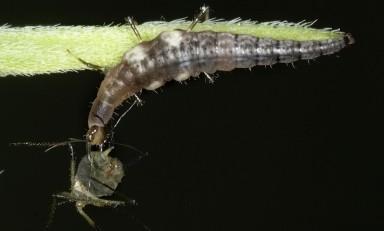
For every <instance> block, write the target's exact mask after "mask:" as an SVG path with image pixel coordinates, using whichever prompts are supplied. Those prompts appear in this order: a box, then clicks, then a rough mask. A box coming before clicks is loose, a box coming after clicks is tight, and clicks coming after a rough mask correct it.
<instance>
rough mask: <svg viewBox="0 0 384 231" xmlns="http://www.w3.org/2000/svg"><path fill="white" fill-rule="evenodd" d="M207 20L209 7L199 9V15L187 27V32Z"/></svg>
mask: <svg viewBox="0 0 384 231" xmlns="http://www.w3.org/2000/svg"><path fill="white" fill-rule="evenodd" d="M208 18H209V7H208V6H202V7H200V13H199V14H198V15H197V16H196V17H195V19H193V21H192V23H191V25H190V26H189V27H188V31H192V30H193V28H194V27H195V26H196V24H197V23H199V22H204V21H205V20H207V19H208Z"/></svg>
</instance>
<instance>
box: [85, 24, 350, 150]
mask: <svg viewBox="0 0 384 231" xmlns="http://www.w3.org/2000/svg"><path fill="white" fill-rule="evenodd" d="M340 34H341V35H340V36H339V37H337V38H333V39H326V40H310V41H295V40H277V39H271V38H261V37H255V36H251V35H242V34H232V33H224V32H213V31H201V32H191V31H185V30H173V31H167V32H162V33H160V34H159V35H158V36H157V37H156V38H155V39H153V40H150V41H145V42H142V43H140V44H138V45H137V46H135V47H134V48H132V49H131V50H129V51H127V52H126V53H125V54H124V56H123V58H122V61H121V63H120V64H118V65H117V66H115V67H113V68H112V69H111V70H110V71H109V72H108V73H107V75H106V77H105V79H104V80H103V82H102V84H101V86H100V89H99V91H98V94H97V98H96V99H95V101H94V102H93V105H92V109H91V111H90V114H89V117H88V126H89V128H90V130H89V132H88V137H87V138H88V140H89V142H91V143H92V144H100V143H101V142H102V141H103V139H104V129H103V127H104V126H105V125H106V124H107V123H108V122H109V120H110V119H111V117H112V115H113V112H114V110H115V108H116V107H117V106H119V105H120V104H121V103H122V102H123V101H124V100H126V99H127V98H129V97H131V96H133V95H135V94H136V93H138V92H140V91H141V90H142V89H147V90H155V89H157V88H159V87H161V86H162V85H163V84H164V83H165V82H167V81H170V80H176V81H184V80H186V79H188V78H189V77H190V76H198V75H199V74H200V73H201V72H205V73H214V72H216V71H230V70H232V69H234V68H250V67H253V66H255V65H272V64H275V63H291V62H294V61H296V60H300V59H313V58H316V57H318V56H320V55H328V54H332V53H335V52H337V51H339V50H341V49H342V48H343V47H345V46H346V45H348V44H351V43H353V39H352V37H351V36H350V35H347V34H343V33H340Z"/></svg>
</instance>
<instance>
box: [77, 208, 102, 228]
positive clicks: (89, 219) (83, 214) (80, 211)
mask: <svg viewBox="0 0 384 231" xmlns="http://www.w3.org/2000/svg"><path fill="white" fill-rule="evenodd" d="M84 207H85V204H84V203H83V202H81V201H78V202H76V210H77V212H78V213H79V214H80V215H81V216H82V217H83V218H84V219H85V220H86V221H87V222H88V224H89V225H90V226H92V228H94V229H96V230H100V229H99V228H98V227H97V226H96V223H95V222H94V221H93V220H92V218H91V217H90V216H88V214H86V213H85V212H84V210H83V208H84Z"/></svg>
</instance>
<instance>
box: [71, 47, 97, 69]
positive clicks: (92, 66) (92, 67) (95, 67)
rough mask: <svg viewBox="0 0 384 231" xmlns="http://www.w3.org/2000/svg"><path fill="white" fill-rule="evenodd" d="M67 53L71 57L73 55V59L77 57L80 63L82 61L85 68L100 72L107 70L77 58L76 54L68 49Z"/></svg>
mask: <svg viewBox="0 0 384 231" xmlns="http://www.w3.org/2000/svg"><path fill="white" fill-rule="evenodd" d="M67 52H68V53H69V54H70V55H72V56H73V57H75V58H76V59H77V60H79V61H80V62H81V63H82V64H84V65H85V66H87V67H89V68H91V69H94V70H99V71H102V72H104V70H105V69H104V68H103V67H101V66H99V65H96V64H93V63H89V62H87V61H85V60H84V59H82V58H80V57H78V56H76V55H75V54H73V53H72V51H71V50H69V49H67Z"/></svg>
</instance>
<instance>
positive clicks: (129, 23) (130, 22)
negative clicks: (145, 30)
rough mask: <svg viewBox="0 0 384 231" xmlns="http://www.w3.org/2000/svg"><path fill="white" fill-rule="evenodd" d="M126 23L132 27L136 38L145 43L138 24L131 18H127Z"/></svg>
mask: <svg viewBox="0 0 384 231" xmlns="http://www.w3.org/2000/svg"><path fill="white" fill-rule="evenodd" d="M125 21H126V22H127V23H128V25H129V26H130V27H131V29H132V30H133V33H134V34H135V35H136V38H137V39H138V40H139V41H140V42H141V41H143V39H142V38H141V35H140V32H139V30H138V29H137V27H136V25H137V22H136V21H135V20H134V19H133V18H132V17H130V16H128V17H126V18H125Z"/></svg>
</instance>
